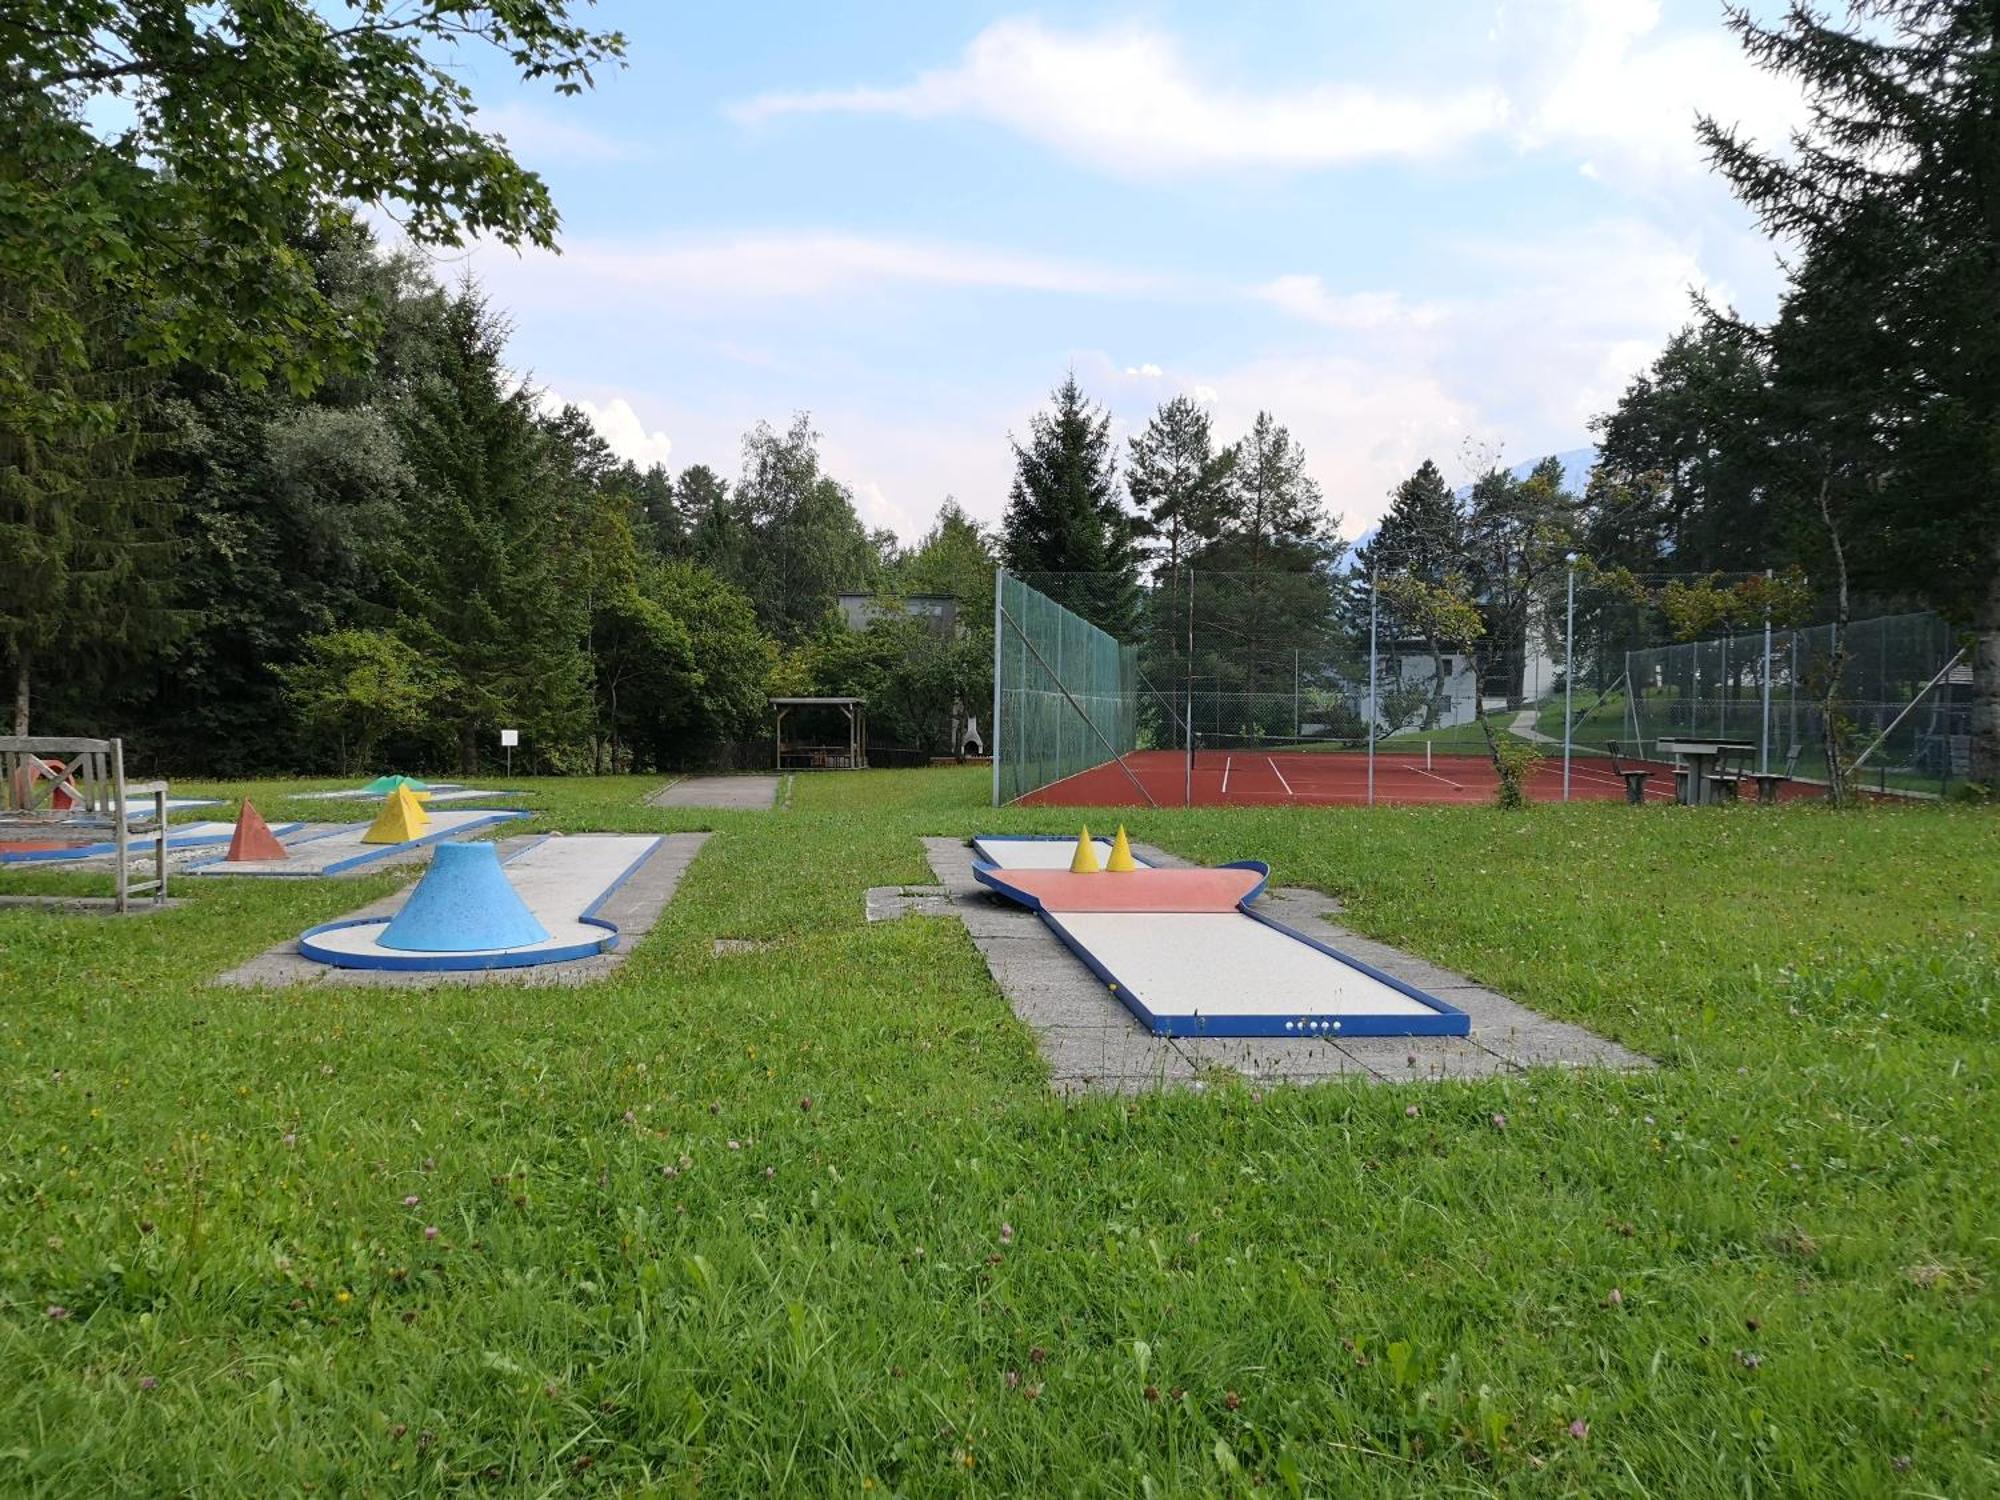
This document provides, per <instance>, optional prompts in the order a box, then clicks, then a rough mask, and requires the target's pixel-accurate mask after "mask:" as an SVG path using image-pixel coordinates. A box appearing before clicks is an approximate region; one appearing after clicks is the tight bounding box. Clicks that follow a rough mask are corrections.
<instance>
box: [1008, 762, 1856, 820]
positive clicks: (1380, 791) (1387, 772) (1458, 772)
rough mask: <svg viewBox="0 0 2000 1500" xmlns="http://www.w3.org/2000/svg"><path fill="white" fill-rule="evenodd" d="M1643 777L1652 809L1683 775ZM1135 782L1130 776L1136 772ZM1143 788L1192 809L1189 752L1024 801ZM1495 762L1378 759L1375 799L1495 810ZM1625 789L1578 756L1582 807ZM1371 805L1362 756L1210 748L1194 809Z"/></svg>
mask: <svg viewBox="0 0 2000 1500" xmlns="http://www.w3.org/2000/svg"><path fill="white" fill-rule="evenodd" d="M1625 764H1626V765H1630V766H1632V767H1633V769H1635V770H1638V769H1644V770H1648V771H1651V772H1652V773H1653V777H1652V780H1650V781H1649V782H1647V783H1646V800H1647V801H1648V802H1672V801H1673V800H1674V773H1673V767H1672V766H1670V765H1667V764H1665V763H1664V762H1659V761H1647V762H1645V763H1643V766H1642V765H1640V764H1639V763H1635V762H1631V761H1627V762H1625ZM1128 771H1129V772H1130V773H1131V774H1130V775H1128V774H1127V772H1128ZM1135 777H1136V778H1137V780H1138V781H1139V782H1141V783H1142V784H1143V785H1144V786H1145V788H1146V791H1147V792H1148V793H1150V794H1151V796H1152V799H1153V801H1154V802H1155V803H1157V804H1158V805H1159V806H1161V807H1181V806H1184V805H1189V804H1190V798H1189V797H1188V775H1187V755H1186V753H1185V752H1183V751H1180V750H1137V751H1134V752H1133V753H1132V754H1130V755H1128V756H1126V757H1125V764H1124V766H1123V767H1122V768H1121V767H1120V765H1119V764H1118V762H1117V761H1106V762H1105V763H1104V764H1103V765H1101V766H1092V767H1091V768H1090V769H1089V770H1088V771H1079V772H1077V773H1076V774H1075V775H1074V776H1068V777H1065V778H1064V779H1063V780H1061V781H1055V782H1051V783H1050V784H1049V785H1047V786H1045V787H1040V788H1038V789H1037V790H1035V791H1032V792H1030V793H1028V794H1027V795H1026V796H1025V797H1023V798H1021V800H1020V805H1021V806H1023V807H1144V806H1146V805H1147V804H1146V798H1145V797H1144V796H1142V795H1141V794H1140V792H1139V788H1138V787H1137V786H1134V785H1133V780H1134V778H1135ZM1499 784H1500V783H1499V778H1498V777H1497V776H1496V775H1495V774H1494V771H1493V762H1492V761H1490V760H1488V759H1487V758H1486V757H1485V756H1484V755H1476V754H1466V755H1433V756H1432V757H1431V758H1430V762H1429V765H1428V767H1426V764H1425V760H1424V755H1423V752H1422V751H1421V750H1420V751H1418V752H1417V753H1416V754H1415V755H1414V756H1413V755H1411V754H1410V753H1409V752H1408V751H1407V750H1399V751H1397V752H1395V753H1394V754H1389V753H1385V752H1383V751H1380V750H1378V751H1377V752H1376V754H1375V801H1376V802H1377V803H1378V804H1401V805H1404V806H1409V805H1418V804H1426V803H1454V802H1456V803H1475V804H1478V803H1490V802H1491V801H1492V800H1493V798H1494V794H1495V793H1496V792H1497V791H1498V789H1499ZM1820 790H1821V789H1820V788H1818V787H1816V786H1811V785H1806V784H1802V783H1798V782H1793V783H1789V784H1787V785H1785V786H1781V787H1780V788H1779V789H1778V791H1779V795H1780V796H1782V797H1785V798H1787V799H1790V798H1795V797H1810V796H1814V795H1817V794H1818V793H1819V792H1820ZM1527 792H1528V796H1529V797H1530V799H1532V800H1533V801H1536V802H1560V801H1562V794H1563V768H1562V758H1561V757H1560V756H1554V757H1551V758H1549V759H1547V760H1543V761H1541V762H1539V763H1538V764H1537V765H1536V766H1535V768H1534V770H1533V771H1532V772H1530V773H1529V776H1528V782H1527ZM1624 797H1625V781H1624V778H1623V777H1621V776H1619V775H1618V774H1617V773H1616V772H1614V771H1613V770H1612V769H1611V762H1610V760H1609V759H1607V758H1604V757H1600V756H1589V757H1578V758H1577V759H1575V760H1573V761H1572V762H1571V765H1570V799H1571V800H1572V801H1578V802H1619V801H1623V800H1624ZM1367 802H1368V757H1367V756H1365V755H1360V754H1355V753H1353V752H1338V751H1319V750H1289V751H1282V750H1281V751H1278V752H1276V753H1274V754H1268V755H1266V754H1260V753H1257V752H1255V751H1241V750H1239V751H1222V750H1203V751H1200V752H1198V753H1197V754H1196V756H1195V767H1194V786H1193V797H1192V799H1191V805H1193V806H1195V807H1275V806H1284V805H1290V804H1294V803H1299V804H1305V805H1308V806H1321V807H1357V806H1365V805H1367Z"/></svg>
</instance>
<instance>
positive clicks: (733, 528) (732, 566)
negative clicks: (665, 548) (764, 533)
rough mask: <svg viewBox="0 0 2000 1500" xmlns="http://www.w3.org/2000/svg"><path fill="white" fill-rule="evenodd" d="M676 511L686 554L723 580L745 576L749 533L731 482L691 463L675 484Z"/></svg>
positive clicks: (700, 465) (702, 466)
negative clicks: (744, 552) (737, 506)
mask: <svg viewBox="0 0 2000 1500" xmlns="http://www.w3.org/2000/svg"><path fill="white" fill-rule="evenodd" d="M674 511H675V513H676V515H677V516H678V518H679V529H680V531H681V532H682V534H683V535H685V536H686V538H687V553H688V556H689V557H690V558H692V559H693V560H694V561H695V562H697V563H699V564H701V566H703V567H705V568H707V569H709V570H710V571H711V572H714V573H716V574H717V575H719V576H720V577H723V578H732V579H734V578H740V577H741V576H742V562H743V547H744V542H745V538H746V534H747V532H748V529H749V528H748V527H747V526H746V525H745V524H744V522H743V518H742V516H741V515H740V514H738V512H737V510H736V508H735V505H734V502H733V499H732V497H731V495H730V493H729V481H728V480H726V479H724V478H723V477H722V476H721V475H720V474H717V473H716V472H715V470H713V469H711V468H710V467H709V466H708V465H707V464H690V465H688V467H686V468H685V469H683V470H681V472H680V477H679V478H678V479H676V480H675V481H674Z"/></svg>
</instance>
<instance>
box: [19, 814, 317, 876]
mask: <svg viewBox="0 0 2000 1500" xmlns="http://www.w3.org/2000/svg"><path fill="white" fill-rule="evenodd" d="M203 821H207V820H206V819H204V820H203ZM168 826H169V827H171V826H172V825H171V824H169V825H168ZM305 826H306V825H305V824H303V823H280V824H278V825H277V826H276V827H275V828H273V829H272V830H271V832H272V833H274V834H287V833H295V832H297V831H298V830H299V829H301V828H303V827H305ZM234 836H235V834H234V830H233V829H232V830H231V831H230V832H229V833H204V834H201V835H200V836H198V837H188V838H179V839H177V838H175V837H174V836H173V835H172V834H171V833H169V834H168V835H167V852H168V853H169V854H171V853H173V852H174V851H175V850H176V849H211V848H213V847H214V846H215V845H217V844H227V843H228V842H229V840H230V839H231V838H232V837H234ZM152 842H153V836H152V835H151V834H150V833H146V832H135V833H134V834H133V836H132V837H131V839H130V840H129V841H128V842H127V844H126V847H127V848H128V849H129V850H131V851H132V852H134V853H139V854H143V853H144V846H145V845H147V844H150V843H152ZM117 852H118V846H117V844H115V843H109V842H107V843H102V844H77V845H74V846H72V847H70V848H68V849H33V850H24V851H22V852H19V853H15V854H4V853H0V865H34V864H48V863H51V862H57V861H62V860H69V859H95V858H97V856H99V855H100V854H116V853H117ZM198 863H201V864H211V863H213V861H211V860H200V861H198ZM189 868H190V869H192V868H193V866H192V865H190V866H189Z"/></svg>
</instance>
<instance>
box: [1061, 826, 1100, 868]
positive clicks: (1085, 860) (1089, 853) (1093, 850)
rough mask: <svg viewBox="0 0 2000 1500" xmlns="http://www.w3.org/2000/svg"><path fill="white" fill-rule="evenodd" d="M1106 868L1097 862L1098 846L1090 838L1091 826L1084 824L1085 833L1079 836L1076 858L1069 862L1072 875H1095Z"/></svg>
mask: <svg viewBox="0 0 2000 1500" xmlns="http://www.w3.org/2000/svg"><path fill="white" fill-rule="evenodd" d="M1103 868H1104V867H1103V866H1102V865H1100V864H1099V863H1098V862H1097V844H1096V843H1095V841H1093V840H1092V838H1091V837H1090V825H1089V824H1088V823H1086V824H1084V827H1083V832H1082V833H1080V834H1078V835H1077V839H1076V857H1075V858H1074V859H1072V860H1071V861H1070V862H1069V872H1070V874H1072V875H1095V874H1097V873H1098V872H1099V871H1101V870H1102V869H1103Z"/></svg>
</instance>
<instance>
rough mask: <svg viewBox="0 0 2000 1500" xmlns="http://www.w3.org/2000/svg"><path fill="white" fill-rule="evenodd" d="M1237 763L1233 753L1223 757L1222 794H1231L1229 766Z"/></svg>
mask: <svg viewBox="0 0 2000 1500" xmlns="http://www.w3.org/2000/svg"><path fill="white" fill-rule="evenodd" d="M1235 764H1236V757H1235V756H1233V755H1226V756H1224V757H1223V758H1222V795H1223V796H1225V797H1227V796H1228V795H1229V768H1230V767H1231V766H1233V765H1235Z"/></svg>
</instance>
